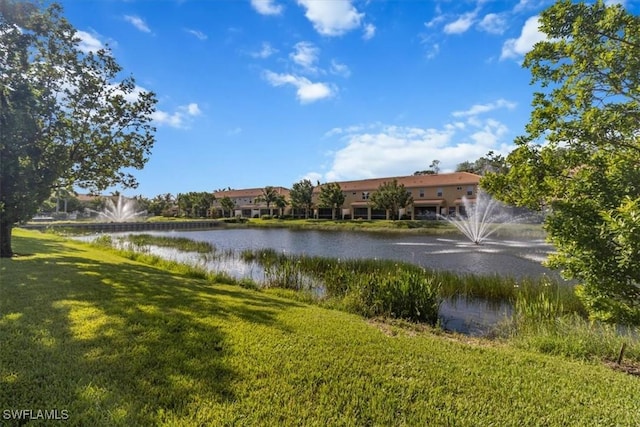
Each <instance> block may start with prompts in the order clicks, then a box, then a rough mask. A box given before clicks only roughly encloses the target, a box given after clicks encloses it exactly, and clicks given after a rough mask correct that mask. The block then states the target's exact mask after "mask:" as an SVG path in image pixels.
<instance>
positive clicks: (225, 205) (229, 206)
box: [220, 196, 236, 217]
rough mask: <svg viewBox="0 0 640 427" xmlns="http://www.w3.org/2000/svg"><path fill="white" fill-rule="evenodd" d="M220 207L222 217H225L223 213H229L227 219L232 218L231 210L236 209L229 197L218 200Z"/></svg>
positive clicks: (234, 203)
mask: <svg viewBox="0 0 640 427" xmlns="http://www.w3.org/2000/svg"><path fill="white" fill-rule="evenodd" d="M220 206H221V207H222V216H223V217H225V216H226V215H225V211H229V217H232V216H233V209H234V208H235V207H236V202H234V201H233V199H232V198H231V197H229V196H224V197H223V198H222V199H220Z"/></svg>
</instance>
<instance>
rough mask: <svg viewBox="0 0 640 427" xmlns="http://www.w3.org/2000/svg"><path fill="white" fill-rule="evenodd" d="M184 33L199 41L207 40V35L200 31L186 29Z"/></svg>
mask: <svg viewBox="0 0 640 427" xmlns="http://www.w3.org/2000/svg"><path fill="white" fill-rule="evenodd" d="M185 31H186V32H187V33H189V34H191V35H193V36H195V37H196V38H198V39H199V40H206V39H207V38H208V37H207V35H206V34H205V33H203V32H202V31H198V30H192V29H189V28H186V29H185Z"/></svg>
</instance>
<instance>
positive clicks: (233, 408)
mask: <svg viewBox="0 0 640 427" xmlns="http://www.w3.org/2000/svg"><path fill="white" fill-rule="evenodd" d="M14 244H15V250H16V252H17V253H19V254H21V255H20V256H18V257H16V258H14V259H2V260H0V272H1V274H2V280H0V294H1V295H2V299H1V300H0V339H1V340H2V341H1V342H2V343H8V344H7V345H5V344H3V345H2V346H1V347H0V402H2V403H3V408H7V409H19V408H33V409H39V408H40V409H52V408H59V409H66V410H68V413H69V420H68V421H67V422H68V423H69V424H70V425H96V426H101V425H123V426H124V425H127V426H129V425H185V426H188V425H203V424H207V425H235V424H241V425H425V424H432V425H461V426H466V425H469V426H472V425H473V426H475V425H491V424H493V425H596V424H599V425H635V423H637V420H638V419H639V418H640V401H638V399H637V396H638V395H640V381H639V380H638V378H637V377H632V376H629V375H625V374H623V373H620V372H615V371H613V370H610V369H609V368H607V367H605V366H603V365H602V364H600V363H595V362H588V361H575V360H570V359H567V358H563V357H557V356H548V355H541V354H538V353H535V352H530V351H526V350H521V349H518V348H514V347H511V346H509V345H507V344H504V343H502V342H491V341H485V340H470V339H464V338H462V339H458V338H456V337H455V336H449V335H444V336H443V335H441V334H440V333H439V332H437V331H434V330H432V329H430V328H424V329H418V328H415V327H412V326H410V325H409V326H406V325H402V324H399V323H389V322H370V321H366V320H364V319H362V318H361V317H359V316H355V315H351V314H347V313H343V312H340V311H336V310H330V309H326V308H322V307H317V306H314V305H308V304H305V303H302V302H300V301H295V300H293V299H290V298H284V297H282V296H279V295H281V294H282V293H281V292H278V291H277V290H274V291H270V290H267V291H260V292H258V291H255V290H247V289H243V288H241V287H238V286H230V285H225V284H220V283H215V282H212V281H210V280H208V279H206V278H197V277H187V276H185V275H184V274H181V273H179V272H176V271H167V270H166V269H161V268H157V267H153V266H149V265H145V264H143V263H140V262H136V261H132V260H128V259H126V258H123V257H121V256H119V255H118V254H116V253H114V252H110V251H104V250H99V249H96V248H92V247H89V246H88V245H86V244H82V243H79V242H70V241H65V240H64V239H61V238H59V237H56V236H52V235H46V234H39V233H35V232H27V231H22V230H16V232H15V237H14ZM16 424H17V422H16ZM10 425H11V424H10Z"/></svg>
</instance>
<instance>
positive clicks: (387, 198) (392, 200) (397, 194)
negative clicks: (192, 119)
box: [370, 179, 413, 219]
mask: <svg viewBox="0 0 640 427" xmlns="http://www.w3.org/2000/svg"><path fill="white" fill-rule="evenodd" d="M370 203H371V205H373V207H374V208H376V209H384V210H385V211H386V212H387V219H388V218H389V214H391V218H392V219H397V218H399V217H400V209H403V208H406V207H407V206H409V205H410V204H411V203H413V196H412V195H411V192H409V191H408V190H407V189H406V188H405V186H404V184H398V180H396V179H394V180H393V181H390V182H383V183H382V184H380V186H379V187H378V189H377V190H376V191H374V192H373V194H371V199H370Z"/></svg>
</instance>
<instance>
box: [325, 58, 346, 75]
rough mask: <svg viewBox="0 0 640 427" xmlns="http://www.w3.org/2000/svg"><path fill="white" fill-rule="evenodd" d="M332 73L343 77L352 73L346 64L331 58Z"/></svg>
mask: <svg viewBox="0 0 640 427" xmlns="http://www.w3.org/2000/svg"><path fill="white" fill-rule="evenodd" d="M329 71H330V72H331V74H336V75H339V76H342V77H349V76H350V75H351V70H350V69H349V67H347V66H346V65H345V64H341V63H339V62H338V61H336V60H335V59H332V60H331V68H330V70H329Z"/></svg>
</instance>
